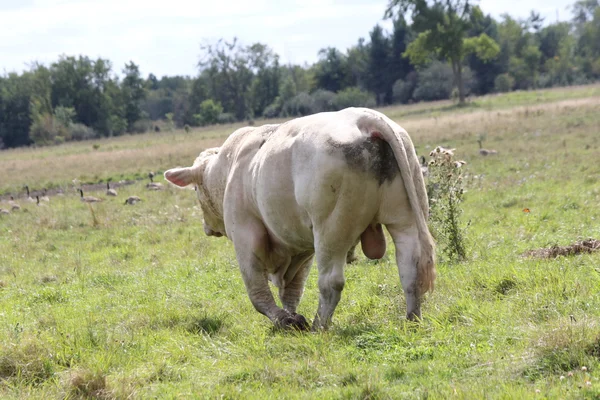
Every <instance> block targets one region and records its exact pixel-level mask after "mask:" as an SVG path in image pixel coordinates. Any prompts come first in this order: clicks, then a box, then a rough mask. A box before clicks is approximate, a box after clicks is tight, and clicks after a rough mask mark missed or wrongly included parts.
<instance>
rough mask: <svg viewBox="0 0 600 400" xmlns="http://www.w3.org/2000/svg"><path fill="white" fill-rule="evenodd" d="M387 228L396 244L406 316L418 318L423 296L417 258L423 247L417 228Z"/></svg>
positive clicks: (390, 226)
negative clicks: (419, 282) (420, 288)
mask: <svg viewBox="0 0 600 400" xmlns="http://www.w3.org/2000/svg"><path fill="white" fill-rule="evenodd" d="M387 229H388V231H389V233H390V235H391V236H392V239H393V240H394V245H395V246H396V263H397V264H398V273H399V274H400V282H401V283H402V288H403V289H404V297H405V298H406V318H407V319H409V320H411V321H414V320H418V319H420V318H421V298H420V293H419V286H418V284H417V282H418V273H417V260H418V258H419V254H420V251H421V247H420V244H419V234H418V232H417V228H416V227H414V226H413V227H408V228H406V227H399V226H394V225H388V226H387Z"/></svg>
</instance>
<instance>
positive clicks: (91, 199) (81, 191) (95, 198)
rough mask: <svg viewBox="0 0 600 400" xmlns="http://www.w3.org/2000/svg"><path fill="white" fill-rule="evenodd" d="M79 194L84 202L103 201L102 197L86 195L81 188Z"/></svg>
mask: <svg viewBox="0 0 600 400" xmlns="http://www.w3.org/2000/svg"><path fill="white" fill-rule="evenodd" d="M79 194H80V196H81V197H80V200H81V201H83V202H84V203H99V202H101V201H102V199H99V198H97V197H94V196H84V195H83V190H82V189H79Z"/></svg>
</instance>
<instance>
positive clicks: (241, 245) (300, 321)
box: [233, 221, 309, 330]
mask: <svg viewBox="0 0 600 400" xmlns="http://www.w3.org/2000/svg"><path fill="white" fill-rule="evenodd" d="M268 240H269V239H268V234H267V232H266V230H265V228H264V226H263V225H262V224H261V223H259V222H256V221H252V222H250V223H246V224H244V225H243V226H238V227H237V229H236V231H235V233H234V237H233V243H234V246H235V252H236V256H237V259H238V263H239V265H240V270H241V272H242V277H243V279H244V284H245V286H246V291H247V292H248V297H249V298H250V301H251V302H252V305H253V306H254V308H255V309H256V310H257V311H258V312H259V313H261V314H263V315H265V316H267V317H268V318H269V319H270V320H271V321H272V322H273V323H274V324H275V326H277V327H280V328H288V327H289V328H295V329H300V330H305V329H308V327H309V326H308V322H307V321H306V319H305V318H304V317H303V316H302V315H299V314H292V313H290V312H289V311H287V310H283V309H281V308H279V307H278V306H277V304H276V303H275V299H274V298H273V293H272V292H271V289H270V288H269V283H268V280H267V268H266V262H265V260H267V259H268V257H269V253H268V251H269V250H268V249H269V246H268Z"/></svg>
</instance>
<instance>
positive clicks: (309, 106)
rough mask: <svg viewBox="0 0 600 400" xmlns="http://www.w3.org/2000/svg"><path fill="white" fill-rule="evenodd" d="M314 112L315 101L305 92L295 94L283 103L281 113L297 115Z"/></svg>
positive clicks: (291, 115)
mask: <svg viewBox="0 0 600 400" xmlns="http://www.w3.org/2000/svg"><path fill="white" fill-rule="evenodd" d="M314 113H315V101H314V99H313V98H312V97H311V96H310V95H309V94H308V93H306V92H302V93H300V94H297V95H296V96H294V97H293V98H291V99H290V100H288V101H286V102H285V104H284V105H283V109H282V115H283V116H286V117H297V116H304V115H309V114H314Z"/></svg>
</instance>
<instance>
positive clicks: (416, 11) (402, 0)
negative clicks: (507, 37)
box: [386, 0, 499, 104]
mask: <svg viewBox="0 0 600 400" xmlns="http://www.w3.org/2000/svg"><path fill="white" fill-rule="evenodd" d="M395 10H398V11H397V12H399V13H401V14H406V13H410V14H411V17H412V20H413V21H414V22H413V28H414V29H415V31H416V32H419V35H418V36H417V38H416V39H415V40H414V41H413V42H411V43H410V44H409V45H408V47H407V49H406V52H405V54H406V55H407V56H408V57H409V58H410V60H411V62H412V63H413V64H425V63H426V62H427V61H428V60H430V59H431V56H437V57H440V58H442V59H446V60H448V61H449V63H450V65H451V66H452V72H453V75H454V81H455V84H456V86H457V88H458V93H459V102H460V103H461V104H462V103H464V101H465V89H464V83H463V76H462V72H463V61H464V59H465V57H466V56H467V55H468V54H470V53H476V54H477V55H478V57H479V58H481V59H482V60H489V59H492V58H494V57H495V56H496V55H497V54H498V52H499V47H498V45H497V44H496V42H494V40H492V39H491V38H490V37H489V36H488V35H486V34H481V35H479V36H478V37H471V38H468V37H467V36H466V35H467V32H468V30H469V28H470V24H471V23H470V14H471V11H472V6H471V3H470V2H469V0H447V1H441V0H433V1H431V2H427V1H425V0H390V2H389V5H388V9H387V11H386V17H388V18H389V17H392V16H393V15H394V14H395V13H396V11H395Z"/></svg>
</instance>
